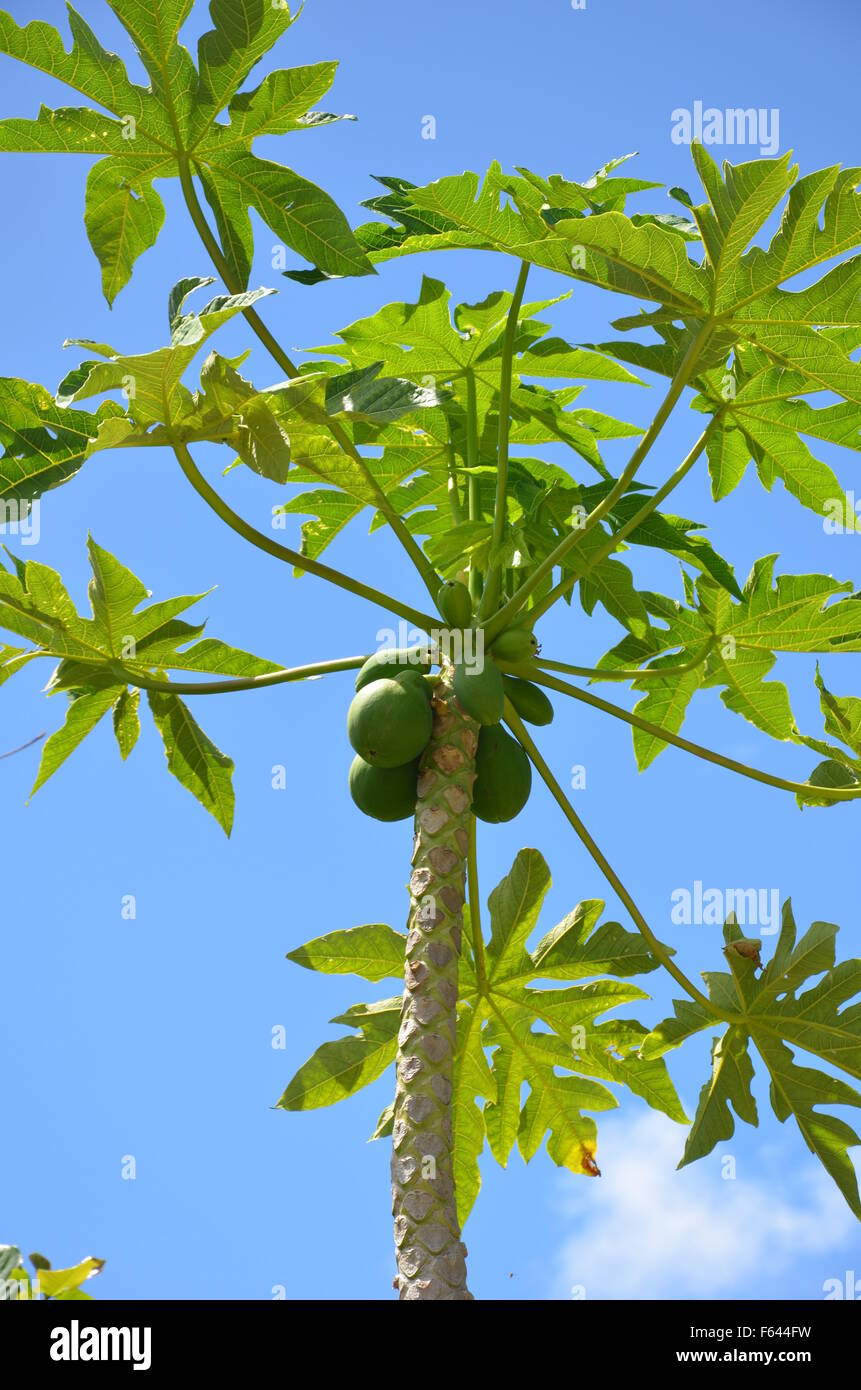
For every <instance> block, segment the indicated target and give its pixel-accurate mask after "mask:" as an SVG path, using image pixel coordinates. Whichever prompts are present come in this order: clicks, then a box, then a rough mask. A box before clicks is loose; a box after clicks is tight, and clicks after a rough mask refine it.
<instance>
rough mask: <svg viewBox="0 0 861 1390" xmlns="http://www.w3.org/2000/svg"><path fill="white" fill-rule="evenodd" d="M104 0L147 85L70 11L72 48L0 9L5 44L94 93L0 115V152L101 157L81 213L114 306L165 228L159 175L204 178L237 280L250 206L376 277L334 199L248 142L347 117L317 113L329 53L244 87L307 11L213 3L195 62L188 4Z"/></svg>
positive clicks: (307, 245)
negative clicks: (67, 103) (185, 35)
mask: <svg viewBox="0 0 861 1390" xmlns="http://www.w3.org/2000/svg"><path fill="white" fill-rule="evenodd" d="M109 3H110V6H111V9H112V10H113V11H114V13H115V15H116V17H117V19H118V20H119V21H120V23H121V24H122V25H123V27H124V28H125V30H126V31H127V33H128V35H129V37H130V39H131V41H132V43H133V45H134V48H135V49H136V51H137V55H138V57H139V58H140V60H141V62H142V64H143V66H144V68H145V70H146V72H147V75H148V77H149V79H150V85H149V86H147V87H143V86H140V85H138V84H136V83H134V82H133V81H132V80H131V79H130V77H129V75H128V72H127V69H126V66H125V64H124V62H123V60H122V59H121V58H120V57H118V56H117V55H116V54H114V53H109V52H107V51H106V50H105V49H104V48H103V47H102V45H101V43H100V42H99V40H98V38H97V37H96V35H95V34H94V33H93V31H92V30H91V29H90V27H89V25H88V24H87V23H86V22H85V20H84V19H83V18H82V17H81V16H80V15H79V14H78V13H77V11H75V10H74V9H72V8H71V7H70V8H69V28H70V30H71V34H72V40H73V42H72V46H71V48H69V49H67V48H66V46H65V44H64V41H63V37H62V35H61V34H60V33H59V32H58V31H57V30H56V29H54V28H53V27H52V26H51V25H49V24H46V23H44V22H42V21H41V20H34V21H33V22H32V23H30V24H26V25H24V26H19V25H18V24H17V23H16V22H15V20H14V19H13V18H12V17H11V16H10V15H8V14H6V13H5V11H0V53H4V54H7V55H8V56H9V57H11V58H16V59H18V60H19V61H20V62H22V63H26V64H28V65H29V66H30V67H34V68H38V69H39V70H40V71H42V72H44V73H47V74H48V75H49V76H51V77H55V78H57V79H58V80H59V81H61V82H64V83H65V84H66V85H67V86H69V87H70V88H72V89H73V90H74V91H75V92H77V93H79V94H80V95H82V96H83V97H84V98H85V99H86V100H87V101H88V102H91V103H93V105H92V106H83V107H63V108H60V109H58V110H50V109H48V108H46V107H44V106H43V107H42V108H41V110H40V111H39V114H38V116H37V118H36V119H35V120H24V119H20V118H17V117H14V118H12V119H10V120H4V121H0V151H13V152H25V153H34V154H35V153H38V154H42V153H45V154H85V155H90V156H92V155H93V154H99V155H101V156H102V158H101V159H100V160H99V162H98V163H97V164H95V165H94V166H93V168H92V169H91V171H90V174H89V178H88V180H87V193H86V213H85V223H86V228H87V233H88V236H89V239H90V244H91V246H92V248H93V251H94V252H95V254H96V256H97V258H98V260H99V264H100V266H101V270H102V288H103V290H104V294H105V297H106V299H107V301H108V303H109V304H113V302H114V300H115V299H116V296H117V295H118V294H119V292H120V290H121V289H122V288H123V287H124V286H125V285H126V284H127V283H128V281H129V279H130V278H131V275H132V271H133V267H134V264H135V262H136V261H137V260H138V258H139V257H140V256H141V255H142V254H143V252H144V251H146V250H147V249H149V248H150V247H151V246H153V245H154V244H155V241H156V239H157V237H158V235H159V232H160V230H161V228H162V225H163V223H164V218H165V210H164V205H163V203H162V200H161V198H160V196H159V194H158V193H157V192H156V191H155V188H154V186H153V185H154V182H155V181H157V180H160V179H174V178H186V179H188V178H189V177H193V176H197V177H198V178H199V180H200V182H201V186H202V188H203V192H204V195H205V197H206V199H207V202H208V203H209V205H210V208H211V210H212V213H213V215H214V218H215V222H216V227H217V230H218V234H219V236H220V239H221V242H222V249H223V251H224V254H225V257H226V259H227V261H228V264H229V265H230V269H231V273H232V275H233V277H234V279H235V281H236V287H238V288H240V289H244V288H245V287H246V286H247V284H248V278H249V274H250V270H251V261H252V257H253V234H252V228H251V220H250V216H249V210H250V209H251V208H254V209H255V210H256V211H257V212H258V213H259V215H260V216H261V217H262V218H263V220H264V221H265V222H267V223H268V225H269V227H270V228H271V230H272V231H273V232H274V233H275V235H276V236H277V237H278V238H279V240H280V241H282V242H283V243H284V244H285V245H286V246H289V247H290V248H291V249H292V250H294V251H296V252H298V254H299V255H300V256H304V257H305V258H306V259H308V260H310V261H311V262H312V263H313V264H314V265H319V266H321V267H322V268H323V269H324V271H325V273H327V274H329V275H339V276H340V275H367V274H370V273H372V266H371V264H370V262H369V261H368V259H367V257H366V255H365V253H364V251H363V250H362V248H361V247H360V246H359V244H358V243H357V241H356V239H355V238H354V236H353V233H352V232H351V230H350V226H349V223H348V221H347V219H346V217H345V216H344V214H343V213H342V212H341V210H340V209H339V208H338V207H337V205H336V204H335V203H334V202H333V201H332V199H331V198H330V197H329V195H328V194H327V193H324V192H323V190H322V189H320V188H318V187H317V185H316V184H314V183H311V182H309V180H307V179H305V178H303V177H302V176H301V175H299V174H297V173H295V172H294V170H292V169H289V168H286V167H285V166H283V165H281V164H276V163H274V162H272V161H271V160H266V159H260V158H258V157H257V156H256V155H255V154H254V152H253V149H252V146H253V143H254V141H255V139H257V137H258V136H262V135H267V134H278V135H281V134H287V133H289V132H294V131H299V130H310V129H313V128H314V127H315V126H317V125H324V124H327V123H329V122H331V121H333V120H338V119H340V118H339V117H337V116H334V115H332V114H331V113H330V112H325V111H314V110H311V109H309V108H310V107H312V106H313V104H314V103H315V102H316V101H318V100H319V98H320V97H321V96H323V95H324V94H325V92H326V91H328V89H329V87H330V86H331V84H332V81H333V80H334V77H335V71H336V64H334V63H318V64H313V65H311V66H308V67H301V68H292V69H286V70H283V69H282V70H279V71H276V72H273V73H270V74H269V75H268V76H267V77H265V78H264V80H263V81H262V83H261V84H260V85H259V86H258V87H257V88H255V89H253V90H250V91H242V92H240V90H239V89H240V87H243V85H244V83H245V81H246V79H247V78H248V77H249V75H250V73H251V72H252V70H253V69H254V67H255V66H256V65H257V63H259V61H260V60H261V58H263V57H265V55H266V54H267V53H268V52H269V51H270V49H271V48H272V46H273V45H274V44H275V43H276V42H277V41H278V39H279V38H281V37H282V35H283V34H285V33H286V32H287V30H288V29H289V28H290V27H291V26H292V24H293V23H294V22H295V20H296V19H297V18H298V13H291V11H290V8H289V6H287V5H286V4H284V5H281V4H277V5H276V4H269V3H264V0H211V3H210V7H209V9H210V15H211V17H212V25H213V27H212V28H211V29H210V30H208V31H207V32H205V33H204V34H203V35H202V36H201V38H200V41H199V43H198V48H197V65H196V66H195V64H194V62H193V61H192V58H191V55H190V53H189V52H188V50H187V49H186V48H185V47H184V46H183V45H182V44H181V43H180V41H179V35H180V31H181V29H182V27H183V25H184V24H185V21H186V20H187V19H188V17H189V14H190V13H191V10H192V5H193V0H122V3H120V0H109ZM224 115H226V116H227V120H224V119H223V117H224ZM219 117H222V119H219Z"/></svg>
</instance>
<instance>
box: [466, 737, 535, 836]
mask: <svg viewBox="0 0 861 1390" xmlns="http://www.w3.org/2000/svg"><path fill="white" fill-rule="evenodd" d="M475 774H476V775H475V784H474V786H473V789H472V809H473V813H474V814H475V815H476V816H478V818H479V820H484V821H490V822H491V823H492V824H498V823H499V822H500V821H505V820H513V819H514V817H515V816H516V815H519V814H520V812H521V811H522V810H523V808H524V806H525V805H526V803H527V801H528V800H529V792H530V790H531V788H532V767H531V765H530V762H529V759H528V758H527V756H526V754H525V753H524V751H523V749H522V748H521V746H520V744H519V743H517V742H516V740H515V739H513V738H511V737H510V735H509V734H507V733H506V732H505V730H504V729H500V728H499V726H498V725H496V726H494V727H493V728H484V729H480V730H479V733H478V751H477V753H476V755H475Z"/></svg>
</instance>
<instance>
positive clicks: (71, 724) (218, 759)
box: [0, 537, 281, 834]
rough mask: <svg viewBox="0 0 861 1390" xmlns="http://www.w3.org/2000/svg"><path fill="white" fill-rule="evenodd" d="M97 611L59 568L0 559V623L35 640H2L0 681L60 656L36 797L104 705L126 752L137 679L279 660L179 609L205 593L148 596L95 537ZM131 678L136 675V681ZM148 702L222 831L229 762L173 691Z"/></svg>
mask: <svg viewBox="0 0 861 1390" xmlns="http://www.w3.org/2000/svg"><path fill="white" fill-rule="evenodd" d="M88 551H89V558H90V566H91V568H92V571H93V578H92V580H91V581H90V585H89V599H90V607H91V611H92V617H90V618H86V617H82V616H81V614H80V613H79V612H78V610H77V608H76V607H75V604H74V602H73V601H72V598H71V596H70V595H69V593H68V591H67V590H66V588H65V586H64V585H63V582H62V580H61V579H60V576H59V575H58V574H57V573H56V572H55V571H54V570H51V569H48V567H47V566H45V565H42V564H39V563H38V562H37V561H35V560H28V561H26V562H19V563H18V565H17V566H16V570H15V573H14V574H12V573H10V572H9V571H7V570H5V569H3V568H2V566H0V627H3V628H7V629H8V630H10V631H11V632H15V633H18V634H19V635H21V636H23V637H25V638H27V639H28V640H29V641H30V642H31V643H32V646H31V647H30V648H21V647H3V648H0V656H2V659H0V684H2V683H3V681H4V680H6V679H8V677H9V676H10V675H11V674H13V673H14V671H16V670H18V669H20V667H21V666H22V665H24V664H26V663H27V662H28V661H32V660H34V659H36V658H37V657H45V656H53V657H54V658H55V659H56V658H59V662H58V664H57V665H56V667H55V670H54V673H53V675H52V677H51V679H50V681H49V683H48V685H47V687H46V689H47V693H48V694H49V695H52V694H57V693H59V692H65V694H66V696H67V698H68V707H67V711H66V718H65V722H64V723H63V725H62V727H61V728H59V729H58V730H57V731H56V732H55V733H53V734H51V736H50V737H49V738H48V739H47V740H46V742H45V745H44V747H43V749H42V758H41V762H40V766H39V771H38V774H37V776H36V780H35V783H34V785H33V789H32V791H31V793H30V794H31V796H32V795H33V794H34V793H35V792H36V791H38V790H39V788H40V787H42V786H43V785H44V783H45V782H46V781H47V780H48V778H49V777H51V776H53V774H54V773H55V772H56V771H57V769H58V768H59V767H61V766H62V764H63V763H64V762H65V761H66V759H67V758H68V757H69V756H70V755H71V754H72V753H73V752H74V751H75V749H76V748H78V747H79V746H80V744H81V743H82V742H83V740H84V739H85V738H86V737H87V735H88V734H90V733H91V732H92V731H93V729H95V728H96V726H97V725H98V724H99V722H100V721H101V719H102V718H103V717H104V715H106V714H107V712H108V710H112V711H113V729H114V735H115V737H116V740H117V744H118V746H119V750H120V754H121V757H122V758H123V760H125V759H126V758H127V757H128V756H129V754H130V753H131V752H132V750H133V748H134V746H135V744H136V743H137V740H138V736H139V733H140V719H139V713H138V709H139V703H140V698H139V692H138V690H137V688H136V686H135V684H134V680H135V678H138V679H142V680H145V679H146V678H152V677H156V678H158V679H161V680H163V679H164V678H165V673H166V672H167V671H170V670H179V671H190V672H199V673H201V674H210V675H218V676H227V677H232V676H242V677H251V676H259V675H265V674H267V673H271V672H273V671H277V670H279V669H281V668H280V667H279V666H278V664H277V663H276V662H271V661H265V660H263V659H262V658H260V657H256V656H252V655H251V654H250V653H249V652H244V651H241V650H240V649H239V648H236V647H231V646H229V645H228V644H227V643H225V642H221V641H219V640H218V639H217V638H211V637H203V638H202V637H201V636H200V634H201V632H202V627H201V626H199V625H198V626H193V625H192V624H190V623H186V622H184V621H183V620H182V619H181V618H180V617H179V614H181V613H183V612H184V611H185V610H186V609H188V608H189V607H190V606H191V605H192V604H195V603H197V602H199V600H200V599H201V598H202V597H203V595H201V594H184V595H181V596H179V597H177V598H173V599H165V600H162V601H160V602H156V603H147V602H146V600H148V599H149V598H150V597H151V595H150V592H149V590H148V589H147V588H146V587H145V585H144V584H143V583H142V582H141V581H140V580H139V579H138V578H137V576H136V575H134V574H133V573H132V572H131V570H129V569H127V568H126V567H125V565H122V564H121V563H120V561H119V560H117V559H116V557H115V556H114V555H112V554H111V553H110V552H109V551H107V550H104V549H103V548H102V547H101V546H99V545H97V544H96V542H95V541H94V540H93V538H92V537H90V539H89V542H88ZM130 678H131V684H130V683H129V682H130ZM149 695H150V707H151V709H152V712H153V715H154V717H155V720H156V724H157V726H158V728H159V731H160V732H161V735H162V739H163V741H164V745H165V752H166V755H167V760H168V767H169V770H170V771H171V772H172V773H173V774H174V776H176V777H177V778H178V779H179V781H180V782H181V783H182V784H183V786H185V787H186V788H187V789H188V790H189V791H191V792H192V793H193V795H194V796H196V797H197V799H198V800H199V801H200V802H201V804H202V805H203V806H205V807H206V809H207V810H208V811H210V812H211V814H212V815H213V816H214V817H215V818H216V820H217V821H218V823H219V824H220V825H221V826H222V828H223V829H224V831H225V832H226V833H228V834H229V833H230V827H231V824H232V821H233V806H234V797H233V788H232V785H231V774H232V770H233V763H232V762H231V761H230V759H229V758H227V757H225V755H224V754H223V753H221V752H219V750H218V749H217V748H216V747H215V745H214V744H213V743H212V742H211V741H210V740H209V739H208V738H207V736H206V735H205V734H204V733H203V731H202V730H201V729H200V728H199V726H198V725H197V723H196V721H195V720H194V718H193V717H192V715H191V713H190V711H189V710H188V709H187V707H186V706H185V705H184V704H183V702H182V701H181V700H179V699H178V698H177V697H176V696H175V695H173V694H171V693H170V692H161V691H155V692H154V691H150V692H149Z"/></svg>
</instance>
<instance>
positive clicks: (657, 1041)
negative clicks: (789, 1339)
mask: <svg viewBox="0 0 861 1390" xmlns="http://www.w3.org/2000/svg"><path fill="white" fill-rule="evenodd" d="M837 931H838V928H837V927H836V926H834V925H833V924H832V923H829V922H814V923H813V925H812V926H811V927H810V929H809V931H807V932H806V933H805V935H804V936H803V937H802V938H801V940H800V941H798V940H797V939H796V938H797V932H796V926H795V920H794V918H793V915H792V907H791V904H790V903H789V902H787V903H786V904H785V906H784V910H783V921H782V926H781V931H780V935H779V937H778V940H777V944H776V946H775V951H774V955H773V956H772V958H771V960H770V961H769V962H768V964H767V965H766V966H765V968H764V969H763V970H762V973H761V975H760V977H759V978H758V979H757V977H756V970H757V968H758V956H757V953H756V952H754V953H753V955H751V952H750V951H749V950H744V951H742V950H739V949H734V948H735V947H736V946H737V945H738V944H740V945H741V946H744V945H745V943H744V941H743V940H740V938H741V932H740V930H739V928H738V926H737V925H736V923H735V922H734V921H733V920H732V919H730V920H729V921H728V922H727V924H726V926H725V928H724V939H725V941H726V948H725V955H726V958H727V962H728V964H729V967H730V973H729V974H727V973H725V972H715V973H711V972H710V973H706V974H704V976H703V978H704V980H705V981H706V985H707V987H708V992H709V997H710V999H711V1000H712V1002H713V1003H714V1004H715V1005H716V1006H717V1009H718V1012H719V1014H724V1015H725V1016H726V1017H727V1019H728V1020H729V1021H728V1026H727V1028H726V1031H725V1032H724V1033H723V1034H721V1036H720V1037H719V1038H716V1039H715V1040H714V1044H713V1048H712V1075H711V1078H710V1080H709V1081H708V1082H706V1084H705V1086H704V1087H703V1089H702V1092H701V1094H700V1101H699V1106H698V1107H697V1114H696V1116H695V1118H694V1123H693V1126H692V1128H691V1131H690V1134H689V1137H688V1142H687V1145H686V1148H685V1152H684V1155H683V1158H682V1165H683V1164H686V1163H689V1162H691V1161H692V1160H693V1159H695V1158H701V1157H703V1155H705V1154H708V1153H711V1151H712V1149H713V1148H714V1146H715V1144H717V1143H718V1142H719V1141H720V1140H723V1139H729V1138H730V1137H731V1136H732V1134H733V1131H734V1120H733V1116H732V1113H731V1110H730V1105H731V1106H732V1109H733V1110H734V1111H735V1113H736V1115H737V1116H738V1118H739V1119H742V1120H745V1121H746V1122H747V1123H748V1124H753V1125H755V1124H756V1123H757V1110H756V1104H755V1102H754V1099H753V1095H752V1092H751V1089H750V1086H751V1080H752V1077H753V1063H752V1060H751V1057H750V1054H749V1048H750V1045H751V1044H752V1045H753V1047H754V1048H755V1049H756V1052H757V1053H758V1054H759V1056H760V1058H761V1059H762V1062H763V1063H764V1065H765V1069H766V1071H767V1073H768V1076H769V1078H770V1082H771V1086H770V1091H769V1099H770V1102H771V1107H772V1109H773V1111H774V1113H775V1115H776V1116H777V1118H778V1119H779V1120H780V1121H781V1123H783V1122H784V1121H785V1120H787V1119H788V1118H789V1117H790V1116H792V1118H793V1119H794V1120H795V1122H796V1124H797V1125H798V1128H799V1130H800V1132H801V1135H802V1138H803V1139H804V1142H805V1143H806V1144H807V1147H808V1148H809V1149H810V1151H811V1152H812V1153H813V1154H815V1156H816V1157H817V1158H818V1159H819V1161H820V1162H821V1163H822V1165H823V1167H824V1168H825V1170H826V1171H827V1172H828V1173H829V1174H830V1176H831V1177H832V1178H833V1179H834V1181H835V1183H836V1184H837V1186H838V1188H839V1189H840V1192H841V1193H842V1194H843V1197H844V1198H845V1199H846V1202H847V1203H848V1205H849V1207H850V1208H851V1209H852V1211H853V1212H854V1214H855V1215H856V1216H857V1217H858V1218H859V1220H861V1199H859V1194H858V1181H857V1177H856V1175H855V1171H854V1169H853V1166H852V1161H851V1159H850V1157H849V1153H848V1150H849V1149H850V1148H853V1147H854V1146H856V1145H859V1144H861V1138H859V1136H858V1135H857V1134H856V1133H855V1131H854V1130H853V1129H852V1128H851V1127H850V1125H848V1124H847V1123H846V1121H845V1120H843V1119H839V1118H838V1117H836V1116H834V1115H830V1114H828V1113H827V1111H826V1112H824V1111H823V1110H822V1109H821V1107H822V1106H828V1105H837V1106H844V1105H847V1106H853V1107H856V1108H858V1107H861V1093H859V1092H858V1091H857V1090H856V1089H855V1088H854V1087H852V1086H850V1085H849V1084H848V1082H846V1081H844V1080H842V1079H841V1078H840V1077H836V1076H833V1075H831V1074H829V1073H826V1072H823V1071H820V1070H819V1069H818V1068H810V1067H806V1066H800V1065H799V1064H798V1062H797V1060H796V1057H795V1051H794V1050H799V1051H801V1052H806V1053H809V1054H812V1055H813V1056H815V1057H818V1058H819V1059H820V1061H822V1062H825V1063H826V1065H828V1066H829V1067H831V1068H833V1069H834V1070H836V1071H838V1072H843V1073H844V1074H845V1075H846V1076H849V1077H852V1078H853V1079H854V1080H861V997H859V996H861V961H859V960H845V961H841V962H840V963H839V964H835V937H836V935H837ZM754 944H756V945H758V944H759V943H754ZM816 977H818V978H816ZM814 978H816V983H815V984H813V983H811V981H812V980H814ZM805 986H806V988H805ZM799 991H801V992H799ZM674 1008H675V1014H674V1016H673V1017H672V1018H670V1019H667V1020H665V1021H664V1022H663V1023H661V1024H659V1025H658V1027H657V1028H655V1029H653V1030H652V1032H651V1033H650V1034H649V1035H648V1037H646V1038H645V1039H644V1040H643V1044H642V1049H641V1055H642V1056H643V1057H644V1058H645V1059H647V1060H654V1059H656V1058H658V1057H662V1056H663V1055H664V1054H665V1053H666V1052H667V1051H668V1050H669V1049H671V1048H674V1047H678V1046H679V1044H680V1043H681V1042H682V1041H683V1040H684V1039H685V1038H687V1037H690V1036H691V1035H692V1034H693V1033H696V1032H701V1031H703V1030H704V1029H708V1028H711V1027H714V1025H715V1017H714V1015H713V1014H711V1013H709V1011H708V1010H706V1009H705V1008H704V1007H703V1006H701V1005H699V1004H696V1003H691V1002H690V1001H681V1000H676V1001H675V1003H674ZM680 1166H681V1165H680Z"/></svg>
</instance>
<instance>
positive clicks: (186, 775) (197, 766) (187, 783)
mask: <svg viewBox="0 0 861 1390" xmlns="http://www.w3.org/2000/svg"><path fill="white" fill-rule="evenodd" d="M147 698H148V700H149V705H150V709H151V710H152V715H153V718H154V720H155V722H156V727H157V728H158V731H159V733H160V734H161V736H162V741H163V743H164V751H165V756H166V757H167V766H168V771H169V772H172V773H173V775H174V777H175V778H176V779H177V781H178V782H180V783H181V784H182V786H184V787H185V788H186V790H187V791H190V792H191V794H192V795H193V796H195V797H196V798H197V800H198V801H199V802H200V804H201V806H203V807H205V809H206V810H207V811H209V813H210V814H211V815H213V816H214V817H215V819H216V820H217V821H218V824H219V825H220V826H221V828H222V830H223V831H224V833H225V834H226V835H229V834H230V831H231V828H232V826H233V809H234V793H233V780H232V779H233V760H232V758H228V757H227V756H226V754H224V753H222V752H221V751H220V749H218V748H216V746H215V744H214V743H213V742H212V741H211V739H209V738H207V736H206V734H205V733H204V732H203V730H202V729H201V727H200V725H199V724H198V723H197V720H196V719H195V718H194V716H193V715H192V713H191V711H190V709H189V708H188V706H187V705H186V704H185V703H184V702H183V701H182V700H180V699H179V697H178V696H177V695H166V694H163V693H161V692H156V691H153V690H148V691H147Z"/></svg>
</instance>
